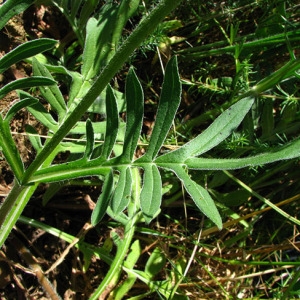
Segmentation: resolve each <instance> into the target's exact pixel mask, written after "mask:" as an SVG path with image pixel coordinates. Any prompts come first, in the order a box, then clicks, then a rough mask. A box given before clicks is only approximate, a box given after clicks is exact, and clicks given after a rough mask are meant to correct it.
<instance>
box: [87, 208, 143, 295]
mask: <svg viewBox="0 0 300 300" xmlns="http://www.w3.org/2000/svg"><path fill="white" fill-rule="evenodd" d="M139 219H140V214H136V215H135V216H134V217H133V218H132V219H130V220H129V221H128V223H127V224H126V226H125V229H124V237H123V238H120V241H119V242H118V250H117V253H116V256H115V259H114V260H113V262H112V264H111V266H110V268H109V271H108V272H107V274H106V276H105V278H104V279H103V281H102V282H101V284H100V285H99V287H98V288H97V290H96V291H95V293H94V294H93V295H92V296H91V298H90V300H96V299H99V297H100V296H101V295H102V293H105V292H106V290H107V289H109V290H110V289H112V288H113V287H114V285H115V284H116V283H117V282H116V280H117V279H118V277H119V274H120V272H121V271H122V265H123V262H124V259H125V256H126V254H127V252H128V249H129V248H130V245H131V242H132V239H133V236H134V232H135V224H136V223H137V222H138V220H139Z"/></svg>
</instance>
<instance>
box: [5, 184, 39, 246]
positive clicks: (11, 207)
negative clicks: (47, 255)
mask: <svg viewBox="0 0 300 300" xmlns="http://www.w3.org/2000/svg"><path fill="white" fill-rule="evenodd" d="M36 188H37V184H34V185H31V186H26V187H24V186H23V187H22V186H20V185H19V184H18V183H17V182H15V185H14V187H13V188H12V190H11V191H10V193H9V195H8V196H7V198H6V199H5V201H4V203H3V204H2V206H1V208H0V248H1V247H2V245H3V244H4V242H5V240H6V238H7V237H8V235H9V234H10V231H11V229H12V228H13V226H14V225H15V223H16V222H17V220H18V218H19V217H20V215H21V213H22V211H23V209H24V207H25V206H26V204H27V203H28V201H29V199H30V197H31V196H32V194H33V193H34V191H35V190H36Z"/></svg>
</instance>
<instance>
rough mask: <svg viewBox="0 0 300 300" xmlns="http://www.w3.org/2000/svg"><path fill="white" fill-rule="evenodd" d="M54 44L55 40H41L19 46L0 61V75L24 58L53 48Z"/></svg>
mask: <svg viewBox="0 0 300 300" xmlns="http://www.w3.org/2000/svg"><path fill="white" fill-rule="evenodd" d="M55 44H57V41H55V40H52V39H47V38H42V39H39V40H33V41H28V42H26V43H24V44H21V45H19V46H18V47H16V48H14V49H13V50H12V51H10V52H8V53H7V54H6V55H4V56H3V57H2V58H1V59H0V73H3V72H4V71H5V70H6V69H8V68H9V67H10V66H12V65H13V64H15V63H17V62H19V61H21V60H23V59H25V58H28V57H32V56H34V55H36V54H38V53H42V52H44V51H47V50H49V49H51V48H53V47H54V45H55Z"/></svg>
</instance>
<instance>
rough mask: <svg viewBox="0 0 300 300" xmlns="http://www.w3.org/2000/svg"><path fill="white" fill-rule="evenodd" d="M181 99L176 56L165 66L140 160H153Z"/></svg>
mask: <svg viewBox="0 0 300 300" xmlns="http://www.w3.org/2000/svg"><path fill="white" fill-rule="evenodd" d="M180 100H181V83H180V78H179V73H178V66H177V58H176V56H174V57H173V58H171V59H170V61H169V62H168V64H167V67H166V73H165V78H164V82H163V86H162V92H161V96H160V100H159V106H158V110H157V115H156V120H155V125H154V128H153V131H152V135H151V139H150V142H149V146H148V149H147V152H146V154H145V155H144V156H143V157H142V158H141V159H140V160H141V161H148V162H149V161H153V159H154V158H155V157H156V155H157V153H158V151H159V150H160V148H161V146H162V144H163V142H164V140H165V138H166V136H167V134H168V132H169V130H170V127H171V125H172V122H173V120H174V118H175V114H176V111H177V109H178V106H179V104H180Z"/></svg>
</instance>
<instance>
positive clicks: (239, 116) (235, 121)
mask: <svg viewBox="0 0 300 300" xmlns="http://www.w3.org/2000/svg"><path fill="white" fill-rule="evenodd" d="M253 101H254V100H253V99H249V98H245V99H242V100H240V101H238V102H237V103H235V104H233V105H232V106H231V107H229V108H228V109H227V110H225V111H224V112H223V113H222V114H221V115H220V116H219V117H218V118H217V119H216V120H215V121H214V122H213V123H212V124H211V125H210V126H209V127H208V128H207V129H206V130H205V131H204V132H203V133H201V134H200V135H198V136H197V137H196V138H194V139H193V140H191V141H190V142H188V143H186V144H185V145H183V146H182V147H180V148H179V149H178V150H175V151H172V152H168V153H167V154H164V155H162V156H160V157H158V158H157V159H156V162H157V163H160V162H162V163H165V162H170V163H172V162H178V163H183V162H184V161H185V160H186V159H188V158H190V157H192V156H197V155H200V154H203V153H205V152H207V151H208V150H210V149H212V148H213V147H215V146H217V145H218V144H220V143H221V142H222V141H224V140H225V139H226V138H227V137H228V136H229V135H230V134H231V133H232V132H233V130H235V129H236V128H237V126H238V125H239V124H240V123H241V122H242V120H243V119H244V117H245V115H246V114H247V112H248V111H249V109H250V107H251V106H252V104H253Z"/></svg>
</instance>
